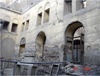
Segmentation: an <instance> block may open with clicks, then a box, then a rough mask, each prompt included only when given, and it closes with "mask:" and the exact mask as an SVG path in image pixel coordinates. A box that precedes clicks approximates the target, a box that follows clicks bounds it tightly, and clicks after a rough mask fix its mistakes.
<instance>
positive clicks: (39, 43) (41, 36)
mask: <svg viewBox="0 0 100 76" xmlns="http://www.w3.org/2000/svg"><path fill="white" fill-rule="evenodd" d="M45 42H46V35H45V33H44V32H43V31H41V32H39V33H38V35H37V37H36V41H35V45H36V50H37V55H38V56H39V57H41V58H43V57H44V45H45Z"/></svg>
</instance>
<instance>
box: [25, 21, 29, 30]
mask: <svg viewBox="0 0 100 76" xmlns="http://www.w3.org/2000/svg"><path fill="white" fill-rule="evenodd" d="M28 27H29V20H26V27H25V30H28Z"/></svg>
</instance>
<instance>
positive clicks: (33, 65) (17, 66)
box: [1, 60, 67, 76]
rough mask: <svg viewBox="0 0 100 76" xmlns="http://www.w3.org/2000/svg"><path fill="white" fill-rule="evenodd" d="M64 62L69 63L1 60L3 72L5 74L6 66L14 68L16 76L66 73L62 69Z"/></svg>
mask: <svg viewBox="0 0 100 76" xmlns="http://www.w3.org/2000/svg"><path fill="white" fill-rule="evenodd" d="M8 64H9V65H8ZM64 64H67V62H21V61H15V60H1V70H2V71H1V74H2V75H4V70H5V69H6V68H12V69H13V75H14V76H16V75H26V76H27V75H58V74H61V73H64V71H63V70H62V71H61V65H64ZM59 70H60V71H59Z"/></svg>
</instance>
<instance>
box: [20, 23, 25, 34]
mask: <svg viewBox="0 0 100 76" xmlns="http://www.w3.org/2000/svg"><path fill="white" fill-rule="evenodd" d="M24 27H25V22H23V23H22V29H21V32H23V31H24Z"/></svg>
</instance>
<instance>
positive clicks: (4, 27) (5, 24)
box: [3, 21, 9, 31]
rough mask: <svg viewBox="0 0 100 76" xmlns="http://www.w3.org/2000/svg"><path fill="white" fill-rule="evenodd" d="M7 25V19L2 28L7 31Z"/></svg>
mask: <svg viewBox="0 0 100 76" xmlns="http://www.w3.org/2000/svg"><path fill="white" fill-rule="evenodd" d="M8 27H9V22H8V21H4V24H3V30H7V31H8Z"/></svg>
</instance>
